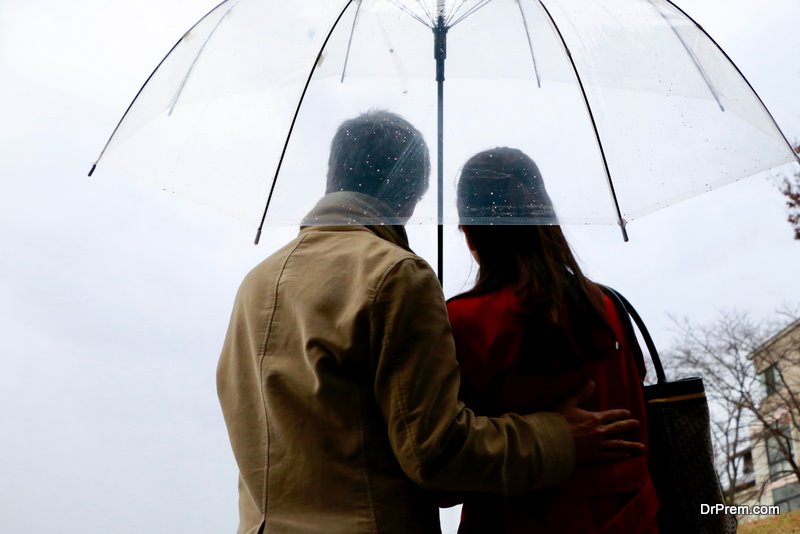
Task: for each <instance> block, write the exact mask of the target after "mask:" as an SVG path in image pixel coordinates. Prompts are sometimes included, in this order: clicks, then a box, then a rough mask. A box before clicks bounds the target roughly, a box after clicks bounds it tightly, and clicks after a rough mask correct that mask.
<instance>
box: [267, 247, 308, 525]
mask: <svg viewBox="0 0 800 534" xmlns="http://www.w3.org/2000/svg"><path fill="white" fill-rule="evenodd" d="M305 240H306V236H303V237H302V238H300V240H299V241H298V242H297V244H296V245H295V246H294V248H293V249H292V251H291V252H289V254H287V255H286V259H285V260H284V262H283V265H281V270H280V272H279V273H278V277H277V279H276V280H275V291H274V297H273V300H272V315H271V316H270V319H269V324H268V325H267V331H266V332H265V333H264V342H263V343H262V344H261V349H260V350H259V358H258V387H259V392H260V393H261V403H262V406H263V408H264V421H265V422H266V425H264V427H265V431H266V438H267V447H266V450H265V452H264V466H265V470H264V482H263V485H262V488H261V489H262V492H263V494H264V520H263V524H264V528H266V524H267V508H268V507H269V456H270V447H271V446H272V441H271V440H270V436H269V410H268V409H267V400H266V397H265V395H264V373H263V368H264V361H265V360H266V357H267V346H268V345H269V340H270V337H271V334H272V323H273V321H274V320H275V310H276V308H277V307H278V286H280V283H281V279H282V278H283V272H284V271H285V270H286V265H287V264H288V263H289V260H290V259H291V258H292V255H293V254H294V253H295V251H296V250H297V249H298V248H299V247H300V245H301V244H302V243H303V241H305Z"/></svg>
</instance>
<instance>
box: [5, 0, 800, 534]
mask: <svg viewBox="0 0 800 534" xmlns="http://www.w3.org/2000/svg"><path fill="white" fill-rule="evenodd" d="M215 3H216V2H210V3H209V2H203V1H199V0H194V1H192V0H172V1H170V2H169V3H165V2H163V1H156V0H139V1H138V2H121V1H117V0H105V1H100V0H75V1H72V2H54V1H52V0H49V1H48V0H27V1H25V2H14V1H13V0H0V180H2V182H0V183H2V188H3V192H2V194H0V244H2V247H3V251H4V252H3V254H2V255H0V295H2V298H0V333H2V339H3V348H2V349H1V350H0V364H2V372H0V428H2V432H1V433H0V477H1V478H2V483H0V531H2V532H13V533H18V534H40V533H41V534H43V533H45V532H50V531H52V530H54V529H55V530H58V531H59V532H63V533H65V534H71V533H74V534H85V533H107V532H113V533H141V532H148V533H154V534H155V533H162V532H163V533H168V532H169V533H174V532H187V533H188V532H192V533H208V534H217V533H220V532H233V531H234V529H235V525H236V521H237V517H236V516H237V513H236V469H235V464H234V462H233V457H232V455H231V453H230V448H229V445H228V440H227V435H226V433H225V428H224V424H223V422H222V417H221V414H220V410H219V407H218V404H217V399H216V392H215V384H214V371H215V366H216V361H217V358H218V354H219V349H220V346H221V344H222V339H223V336H224V333H225V329H226V327H227V321H228V316H229V313H230V308H231V304H232V302H233V297H234V294H235V291H236V288H237V286H238V284H239V282H240V280H241V278H242V276H243V275H244V274H245V273H246V272H247V271H248V270H249V269H250V268H251V267H252V266H253V265H255V264H256V263H257V262H258V261H260V260H261V259H262V258H263V257H265V256H266V255H267V254H268V253H269V252H271V251H272V250H274V249H275V248H277V247H278V246H280V245H281V244H282V243H283V242H285V241H286V240H288V239H290V238H291V237H292V236H293V235H294V234H295V230H294V229H272V230H270V233H269V237H268V239H265V242H264V243H262V245H260V246H259V247H254V246H253V245H252V237H253V229H252V228H250V227H248V226H242V225H241V224H239V223H238V222H237V221H235V220H232V219H230V218H228V217H226V216H223V215H216V214H214V213H210V212H208V211H207V210H203V209H201V208H198V207H196V206H193V205H192V204H190V203H187V202H184V201H182V200H180V199H177V200H176V199H175V198H174V197H171V196H169V195H163V194H160V192H158V191H155V190H153V189H152V188H148V187H147V186H146V185H140V184H139V183H135V182H130V181H127V180H125V179H121V178H120V177H119V176H115V175H113V174H108V173H106V174H104V175H102V176H101V177H99V178H97V179H92V180H89V179H87V178H86V172H87V170H88V168H89V166H90V165H91V163H92V161H94V159H95V158H96V156H97V153H98V152H99V149H100V148H101V147H102V144H103V143H104V142H105V139H106V138H107V136H108V134H109V133H110V130H111V129H112V128H113V126H114V125H115V124H116V121H117V120H118V118H119V116H120V114H121V113H122V111H123V110H124V109H125V108H126V106H127V104H128V103H129V101H130V99H131V98H132V97H133V95H134V94H135V93H136V90H137V89H138V88H139V86H140V85H141V83H142V82H143V80H144V79H145V78H146V77H147V76H148V75H149V74H150V72H151V70H152V69H153V67H154V66H155V65H156V64H157V62H158V61H159V60H160V59H161V57H162V56H163V55H164V53H165V52H166V50H168V49H169V47H170V46H172V44H173V43H174V42H175V41H176V40H177V39H178V37H180V35H181V34H182V33H183V32H184V31H185V30H186V29H188V27H189V26H191V25H192V24H193V23H194V22H195V21H196V20H197V19H198V18H199V17H201V16H202V15H203V14H205V13H206V12H207V11H208V10H209V9H210V8H211V7H213V5H214V4H215ZM678 3H679V5H681V6H682V7H684V9H686V10H687V11H688V12H689V13H690V14H692V15H694V16H695V17H696V19H697V20H698V22H700V23H701V24H702V25H703V26H704V28H706V30H708V31H709V32H710V33H711V34H712V35H713V36H715V37H716V38H717V40H718V41H719V43H720V44H721V45H722V47H723V48H724V49H725V50H726V51H727V52H728V53H729V55H730V56H731V57H732V58H733V59H734V61H735V62H736V63H737V64H738V66H739V67H740V68H741V70H742V71H743V72H744V73H745V74H746V75H747V76H748V78H749V79H750V81H751V83H752V84H753V86H754V87H755V88H756V90H757V91H758V92H759V94H760V95H761V97H762V98H763V100H764V102H765V103H766V105H767V106H768V107H769V108H770V110H771V111H772V112H773V114H774V116H775V118H776V120H777V122H778V124H779V125H780V126H781V128H782V129H783V131H784V132H785V133H786V134H787V136H788V137H789V138H790V139H795V140H800V99H798V98H797V96H796V95H798V94H800V62H798V61H797V51H798V50H800V32H798V31H797V29H796V27H795V26H796V21H797V20H800V4H799V3H798V2H797V1H796V0H767V1H763V2H755V1H744V0H694V1H688V0H684V1H682V2H678ZM785 219H786V213H785V209H784V205H783V199H782V197H781V196H780V195H779V193H778V192H777V188H776V185H775V180H774V179H770V178H767V177H756V178H752V179H748V180H745V181H743V182H740V183H737V184H734V185H730V186H727V187H725V188H723V189H721V190H719V191H716V192H713V193H710V194H706V195H703V196H701V197H698V198H696V199H693V200H689V201H686V202H684V203H682V204H679V205H676V206H672V207H670V208H668V209H666V210H663V211H660V212H657V213H655V214H652V215H649V216H647V217H645V218H643V219H640V220H637V221H634V222H633V223H632V224H631V225H630V227H629V233H630V236H631V242H630V243H623V242H622V240H621V239H620V237H619V231H618V229H617V228H614V227H590V228H575V229H569V230H568V232H569V235H570V237H571V239H572V242H573V244H574V247H575V249H576V252H577V253H578V255H579V257H580V259H581V260H582V263H583V266H584V267H585V269H586V271H587V273H588V274H589V275H590V276H592V277H593V278H595V279H597V280H598V281H602V282H605V283H608V284H610V285H613V286H615V287H617V288H618V289H620V290H621V291H623V292H624V293H625V294H626V295H627V296H628V298H629V299H630V300H631V301H633V303H634V304H636V305H637V307H638V308H639V309H640V312H641V313H642V315H643V316H644V318H645V320H647V321H648V323H649V324H650V326H651V328H652V330H653V333H654V335H655V337H656V342H657V343H658V344H659V345H660V346H662V347H668V346H669V345H670V342H671V339H672V338H671V335H672V334H671V332H670V321H669V319H668V314H673V315H685V316H688V317H689V318H690V319H692V320H694V321H699V322H706V321H709V320H712V319H713V318H714V317H715V316H716V315H717V314H718V313H719V311H720V310H723V309H731V308H737V309H740V310H745V311H748V312H750V313H751V314H752V315H753V316H754V317H756V318H764V317H768V316H769V315H770V313H771V312H772V311H773V310H774V309H775V308H777V307H779V306H781V305H783V304H785V303H788V304H797V303H799V302H800V284H798V283H797V271H798V265H800V242H795V241H793V240H792V232H791V229H790V227H789V226H788V224H787V223H786V221H785ZM414 239H418V240H419V241H420V242H421V241H423V238H422V237H419V232H417V231H415V232H413V233H412V240H414ZM413 245H414V242H413V241H412V246H413ZM448 265H449V266H450V267H451V268H452V271H453V275H452V276H450V277H449V278H448V280H447V282H446V288H445V289H446V293H447V294H448V295H452V294H454V293H456V292H458V291H460V290H462V289H465V288H467V287H469V279H468V277H469V275H470V272H472V275H474V269H473V270H472V271H470V269H471V267H470V263H469V257H468V255H467V253H466V252H465V249H459V250H454V252H453V255H452V258H448ZM448 525H450V526H448V528H452V527H451V525H452V518H449V519H448Z"/></svg>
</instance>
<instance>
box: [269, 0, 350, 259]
mask: <svg viewBox="0 0 800 534" xmlns="http://www.w3.org/2000/svg"><path fill="white" fill-rule="evenodd" d="M354 1H355V0H347V3H346V4H345V6H344V8H342V11H341V13H339V16H338V17H336V20H335V21H334V22H333V24H332V25H331V29H330V30H329V31H328V35H326V36H325V40H324V41H323V42H322V46H321V47H320V49H319V52H318V53H317V57H316V58H314V64H313V65H312V66H311V71H310V72H309V73H308V78H306V84H305V85H304V86H303V92H302V93H301V94H300V100H299V102H298V103H297V107H296V108H295V110H294V116H293V117H292V123H291V124H290V125H289V132H288V133H287V134H286V141H285V142H284V143H283V149H282V150H281V157H280V159H279V160H278V166H277V168H276V169H275V176H274V178H273V179H272V185H271V186H270V188H269V196H268V197H267V204H266V205H265V206H264V213H263V215H261V223H260V224H259V225H258V231H257V232H256V239H255V244H256V245H258V242H259V241H260V240H261V231H262V229H263V228H264V221H265V220H266V219H267V210H268V209H269V205H270V203H271V202H272V194H273V193H274V192H275V184H277V183H278V175H279V174H280V172H281V166H282V165H283V158H284V157H285V156H286V149H287V148H288V147H289V140H290V139H291V138H292V132H293V131H294V125H295V124H296V123H297V116H298V115H299V114H300V108H301V107H302V105H303V100H305V97H306V93H307V92H308V86H309V85H310V84H311V78H312V77H313V76H314V72H316V70H317V65H319V64H320V59H321V58H322V52H323V50H325V47H326V46H327V45H328V41H329V40H330V38H331V35H333V32H334V30H335V29H336V27H337V26H338V25H339V22H340V21H341V20H342V17H344V14H345V13H346V12H347V10H348V9H350V6H351V5H352V4H353V2H354Z"/></svg>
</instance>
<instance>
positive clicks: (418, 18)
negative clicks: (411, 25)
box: [389, 0, 431, 28]
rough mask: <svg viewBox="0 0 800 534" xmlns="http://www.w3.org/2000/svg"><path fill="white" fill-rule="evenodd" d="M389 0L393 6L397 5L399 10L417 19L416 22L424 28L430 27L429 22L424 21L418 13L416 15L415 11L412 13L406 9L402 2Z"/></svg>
mask: <svg viewBox="0 0 800 534" xmlns="http://www.w3.org/2000/svg"><path fill="white" fill-rule="evenodd" d="M389 1H390V2H391V3H392V4H394V6H395V7H397V8H398V9H399V10H400V11H402V12H404V13H405V14H406V15H408V16H409V17H411V18H413V19H415V20H417V21H418V22H420V23H421V24H422V25H423V26H425V27H426V28H430V27H431V26H430V24H429V23H427V22H425V19H423V18H422V17H420V16H419V15H417V14H416V13H414V12H413V11H411V10H410V9H408V8H407V7H406V6H404V5H403V4H401V3H400V2H398V1H397V0H389Z"/></svg>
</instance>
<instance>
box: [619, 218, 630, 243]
mask: <svg viewBox="0 0 800 534" xmlns="http://www.w3.org/2000/svg"><path fill="white" fill-rule="evenodd" d="M619 228H620V230H622V240H623V241H625V242H626V243H627V242H628V241H630V239H628V229H627V228H625V221H620V222H619Z"/></svg>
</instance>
